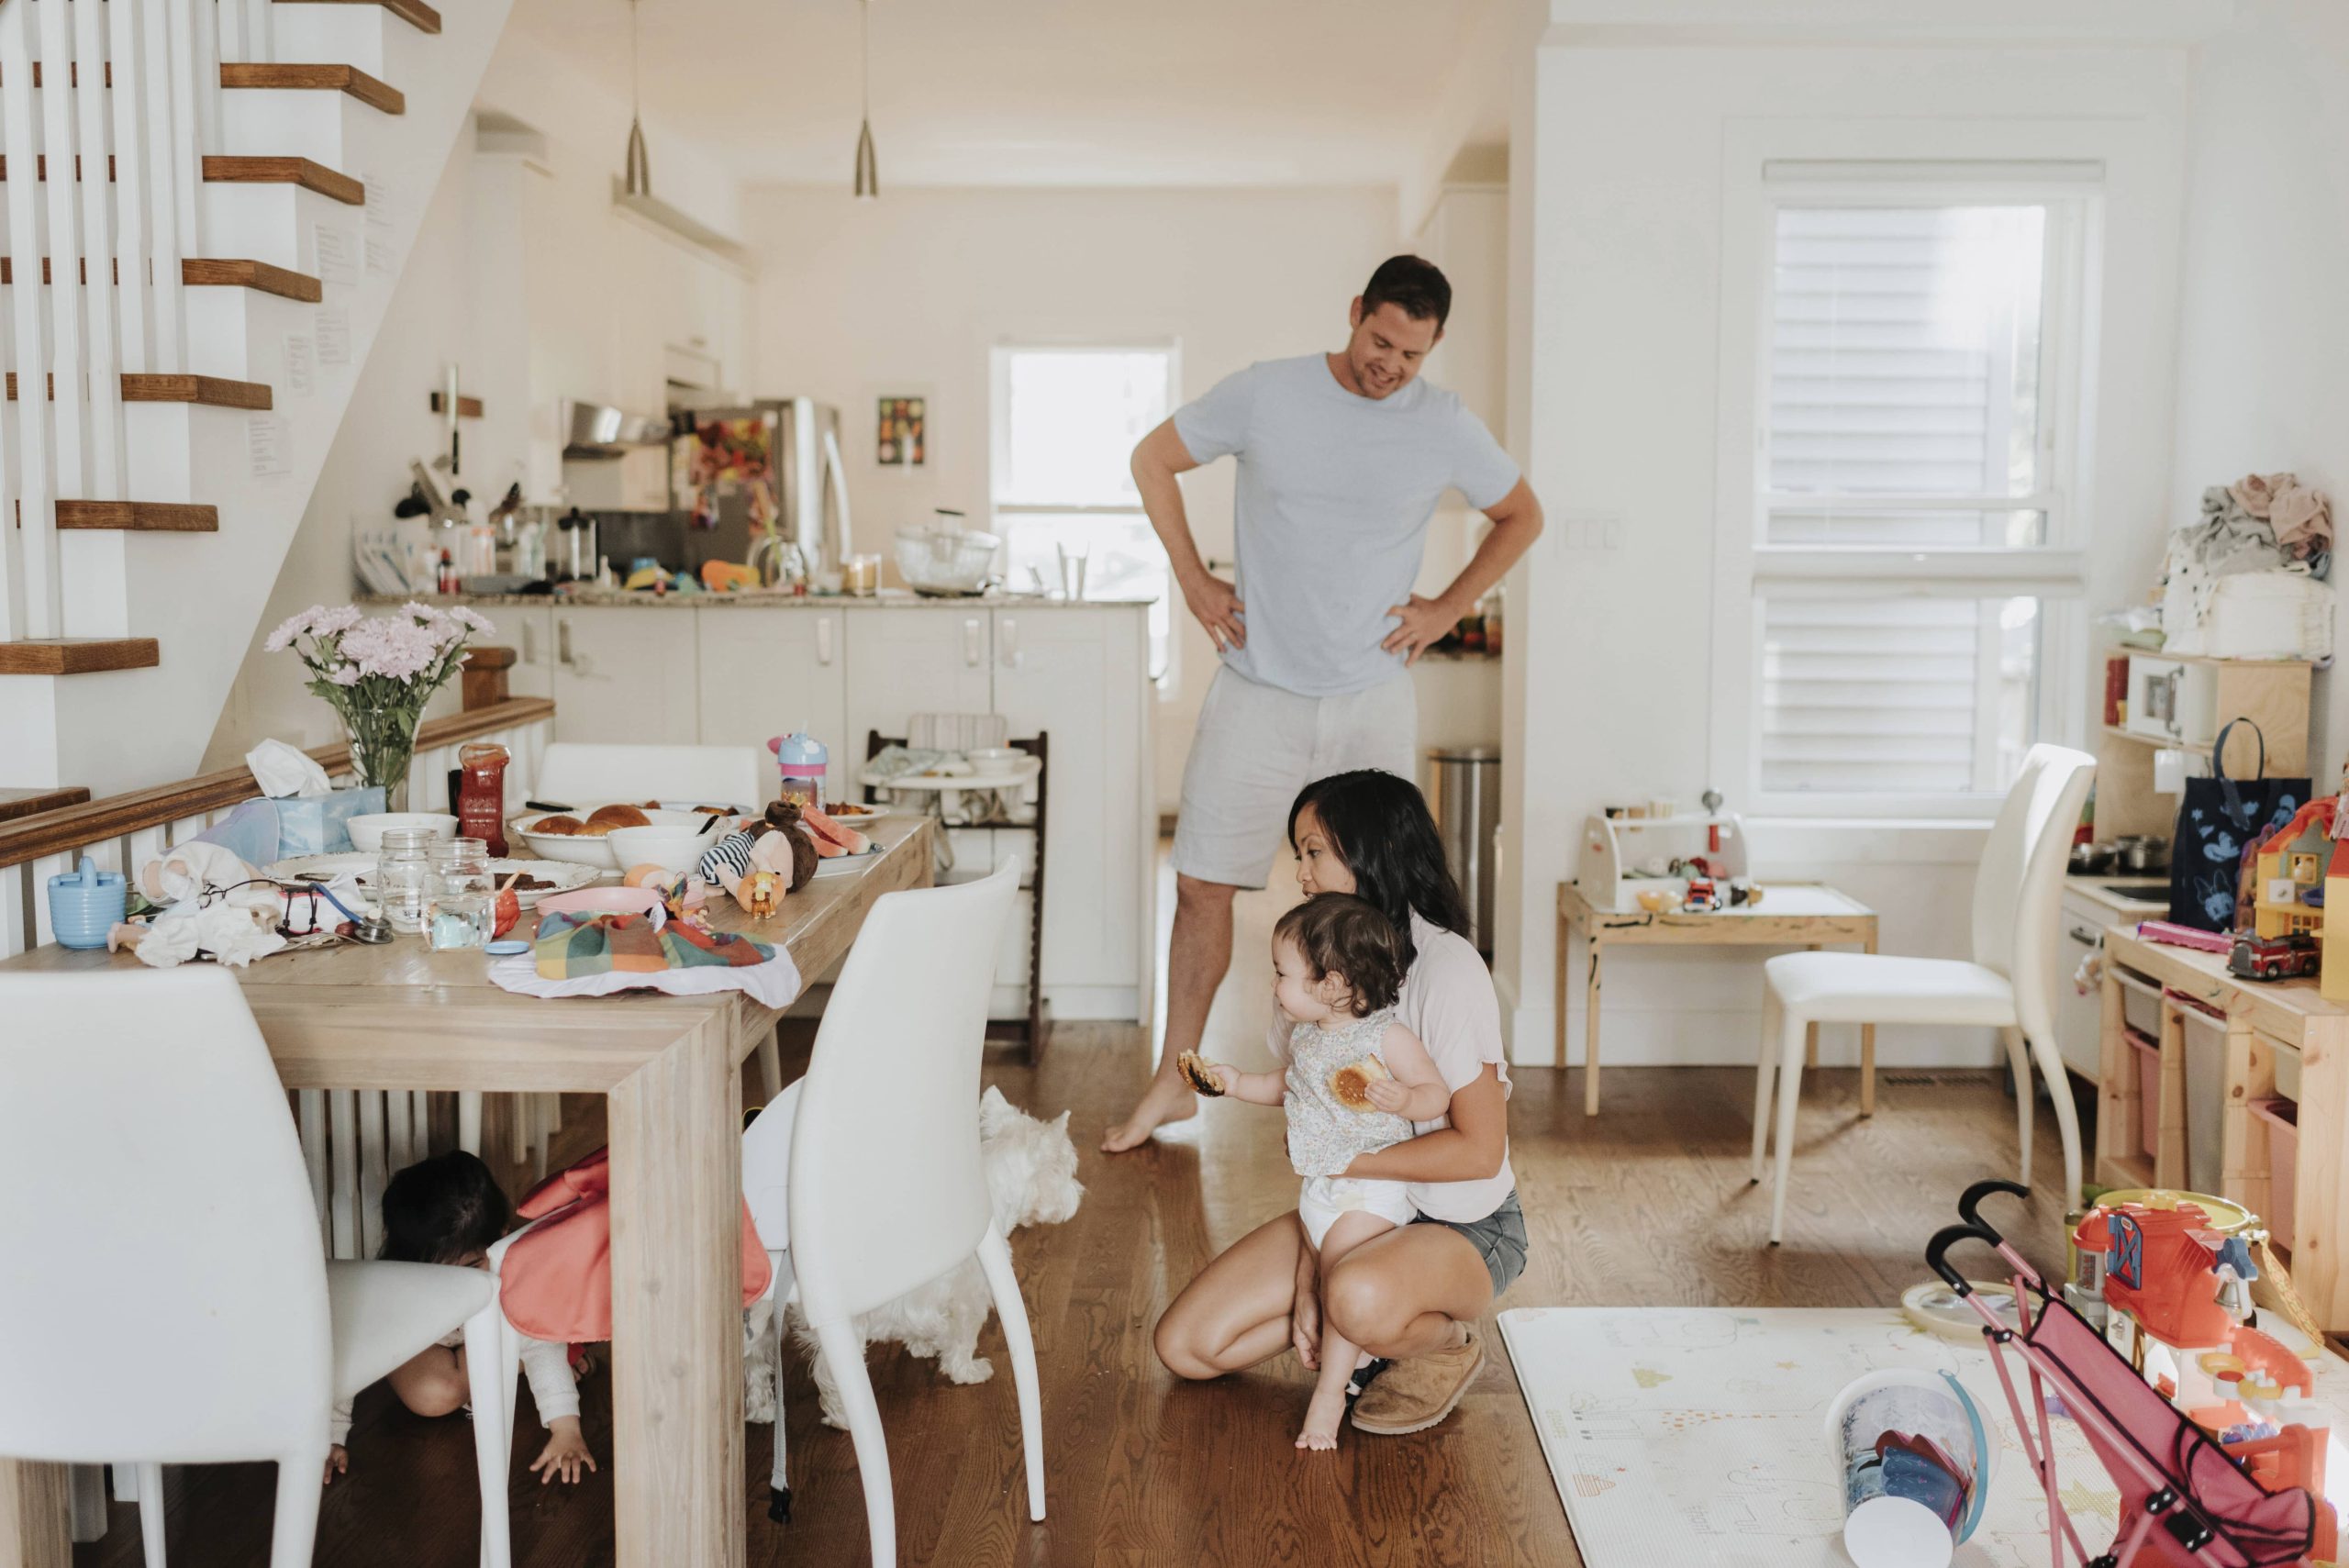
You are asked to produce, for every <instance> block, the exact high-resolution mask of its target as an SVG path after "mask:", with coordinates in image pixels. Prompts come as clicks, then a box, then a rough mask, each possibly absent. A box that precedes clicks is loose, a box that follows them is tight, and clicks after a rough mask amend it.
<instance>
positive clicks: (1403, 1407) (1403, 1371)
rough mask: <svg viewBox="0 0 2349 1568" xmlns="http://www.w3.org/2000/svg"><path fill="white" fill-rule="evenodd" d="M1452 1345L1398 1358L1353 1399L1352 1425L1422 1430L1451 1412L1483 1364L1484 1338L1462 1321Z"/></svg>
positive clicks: (1397, 1432)
mask: <svg viewBox="0 0 2349 1568" xmlns="http://www.w3.org/2000/svg"><path fill="white" fill-rule="evenodd" d="M1463 1333H1464V1336H1465V1337H1464V1339H1463V1340H1462V1342H1461V1343H1460V1344H1459V1345H1458V1346H1456V1347H1454V1348H1453V1349H1452V1350H1448V1351H1436V1352H1435V1353H1434V1354H1433V1355H1425V1356H1413V1357H1412V1358H1411V1359H1410V1360H1408V1361H1398V1362H1396V1363H1395V1364H1394V1365H1393V1366H1390V1367H1388V1368H1387V1369H1386V1372H1385V1373H1383V1374H1381V1376H1380V1377H1379V1379H1378V1381H1377V1382H1375V1383H1374V1384H1372V1385H1370V1386H1369V1387H1368V1388H1365V1389H1364V1390H1363V1393H1362V1397H1361V1398H1359V1399H1357V1400H1355V1401H1354V1417H1353V1420H1354V1428H1355V1429H1356V1430H1358V1431H1364V1432H1370V1433H1372V1434H1374V1435H1375V1436H1378V1437H1386V1438H1392V1437H1400V1436H1402V1435H1403V1434H1404V1433H1406V1432H1417V1431H1424V1430H1425V1429H1428V1428H1430V1427H1432V1426H1434V1425H1435V1424H1436V1423H1437V1422H1438V1421H1441V1420H1442V1419H1443V1418H1445V1417H1446V1416H1449V1415H1451V1414H1452V1412H1453V1408H1454V1407H1457V1406H1458V1405H1459V1403H1460V1401H1461V1400H1462V1398H1464V1396H1466V1395H1467V1393H1468V1389H1469V1387H1470V1385H1473V1384H1474V1383H1475V1381H1476V1373H1477V1372H1478V1371H1479V1370H1480V1369H1482V1367H1483V1366H1484V1364H1485V1341H1484V1340H1483V1338H1482V1337H1481V1336H1480V1335H1478V1334H1477V1332H1476V1330H1475V1329H1472V1328H1468V1327H1466V1326H1465V1325H1463Z"/></svg>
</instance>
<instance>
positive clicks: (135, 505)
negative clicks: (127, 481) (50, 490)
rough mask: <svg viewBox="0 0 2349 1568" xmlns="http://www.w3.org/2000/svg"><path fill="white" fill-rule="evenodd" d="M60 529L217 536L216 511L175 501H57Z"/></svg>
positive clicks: (217, 514) (212, 508) (218, 522)
mask: <svg viewBox="0 0 2349 1568" xmlns="http://www.w3.org/2000/svg"><path fill="white" fill-rule="evenodd" d="M57 526H58V527H59V528H88V529H109V530H114V531H117V532H122V533H141V534H217V533H218V532H219V531H220V508H219V507H217V506H192V505H189V504H187V503H185V502H179V501H60V502H59V503H58V504H57Z"/></svg>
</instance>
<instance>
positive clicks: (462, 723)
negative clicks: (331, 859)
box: [0, 697, 554, 867]
mask: <svg viewBox="0 0 2349 1568" xmlns="http://www.w3.org/2000/svg"><path fill="white" fill-rule="evenodd" d="M552 717H554V704H553V703H552V702H551V701H550V700H549V699H547V698H545V697H516V698H514V699H513V700H511V701H509V702H502V703H499V704H498V705H497V706H495V707H477V708H473V709H470V710H468V711H466V712H463V713H454V714H451V715H450V716H449V717H446V718H435V719H429V720H427V721H426V722H425V723H424V724H423V725H422V726H421V727H420V728H418V729H417V733H416V749H417V751H418V752H424V751H431V750H433V749H434V748H435V747H440V746H450V745H454V744H455V743H456V742H458V741H460V740H473V739H474V738H475V737H477V736H482V735H490V734H494V733H495V732H496V731H498V730H501V729H510V728H514V727H515V726H516V725H518V724H529V723H530V722H532V721H533V720H535V719H541V718H552ZM309 754H310V756H311V757H312V758H313V759H315V760H316V761H317V764H318V765H319V766H320V767H322V768H324V769H326V771H327V773H328V776H329V777H331V776H333V775H335V774H338V773H349V772H350V771H351V747H350V746H349V744H348V743H346V742H341V741H338V742H336V743H335V744H333V745H331V746H313V747H311V748H310V752H309ZM256 793H257V791H256V786H255V785H254V784H253V775H252V772H251V770H250V769H248V768H245V767H242V766H239V767H234V768H223V769H221V770H220V771H219V772H218V773H206V774H204V775H203V776H202V777H201V778H193V779H183V780H181V781H180V782H179V783H177V784H156V785H154V786H153V787H151V788H149V789H139V790H132V791H130V792H128V794H125V795H107V796H106V797H105V798H104V799H102V800H93V801H90V802H88V803H87V804H86V805H82V806H66V807H64V808H63V809H61V810H57V811H45V812H43V813H41V814H40V815H39V816H38V817H26V818H25V819H23V820H22V821H19V822H6V823H0V867H6V866H13V865H22V864H24V863H25V862H28V861H37V860H39V859H40V858H41V857H42V856H43V855H53V854H56V853H58V852H59V851H65V850H78V849H81V848H83V846H84V845H88V844H99V843H104V842H105V841H106V840H108V839H115V838H120V837H122V836H123V835H125V834H128V833H136V832H138V831H139V830H140V829H141V828H160V827H161V826H163V825H164V824H166V823H171V822H184V821H185V820H186V819H187V818H189V817H194V816H196V815H198V814H199V813H202V812H206V811H218V810H221V809H223V808H225V807H228V806H235V805H236V804H238V803H239V801H246V800H250V799H252V798H253V797H254V795H255V794H256Z"/></svg>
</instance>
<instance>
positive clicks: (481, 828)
mask: <svg viewBox="0 0 2349 1568" xmlns="http://www.w3.org/2000/svg"><path fill="white" fill-rule="evenodd" d="M511 760H512V754H511V753H510V752H508V751H507V750H506V748H505V747H503V746H500V745H498V744H497V743H496V742H495V741H493V740H475V741H473V742H471V743H469V744H468V745H466V746H464V747H462V749H460V750H459V751H458V752H457V772H458V774H459V781H458V786H457V831H458V832H459V833H461V834H462V835H464V836H465V837H466V838H468V839H479V840H481V841H482V842H483V843H484V845H486V846H488V849H489V853H490V855H491V857H492V858H493V859H500V858H503V857H504V855H505V853H506V764H507V762H509V761H511Z"/></svg>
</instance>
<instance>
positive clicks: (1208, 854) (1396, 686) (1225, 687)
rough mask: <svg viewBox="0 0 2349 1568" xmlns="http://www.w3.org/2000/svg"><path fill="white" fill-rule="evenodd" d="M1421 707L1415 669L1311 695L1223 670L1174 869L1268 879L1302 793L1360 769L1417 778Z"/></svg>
mask: <svg viewBox="0 0 2349 1568" xmlns="http://www.w3.org/2000/svg"><path fill="white" fill-rule="evenodd" d="M1355 768H1383V769H1385V770H1386V772H1388V773H1395V774H1397V775H1398V776H1400V777H1403V778H1407V779H1409V780H1410V781H1411V782H1412V783H1414V784H1417V783H1418V782H1419V698H1418V696H1417V695H1416V693H1415V692H1414V690H1413V688H1412V685H1411V677H1410V674H1409V673H1408V672H1405V673H1401V674H1398V675H1397V677H1396V678H1395V679H1394V680H1391V681H1388V682H1386V684H1383V685H1377V686H1373V687H1372V688H1371V689H1370V690H1368V691H1366V692H1350V693H1348V694H1347V695H1344V696H1335V697H1308V696H1300V695H1297V693H1295V692H1288V691H1283V690H1282V689H1281V688H1279V687H1278V686H1265V685H1259V684H1257V683H1255V682H1253V681H1251V680H1249V679H1248V678H1247V677H1245V676H1243V675H1239V674H1235V673H1232V672H1231V671H1230V670H1229V669H1219V670H1218V671H1217V672H1216V674H1215V683H1214V684H1212V685H1210V686H1208V699H1207V701H1206V702H1205V703H1204V704H1202V705H1201V706H1200V708H1199V722H1198V728H1197V729H1196V730H1194V731H1193V732H1192V735H1191V756H1190V760H1189V761H1188V762H1186V763H1185V764H1184V766H1183V808H1182V814H1181V815H1180V816H1179V817H1176V818H1175V870H1176V871H1177V872H1180V873H1182V874H1183V875H1185V876H1190V877H1197V879H1198V880H1199V881H1201V882H1217V883H1221V884H1224V885H1226V886H1228V887H1262V886H1264V879H1265V877H1266V876H1267V875H1268V874H1269V873H1271V871H1272V869H1273V862H1274V860H1275V857H1277V856H1278V855H1279V853H1280V848H1281V843H1282V841H1283V840H1284V838H1285V837H1286V833H1287V830H1288V808H1289V806H1291V805H1292V804H1294V803H1295V801H1296V799H1297V791H1299V790H1301V789H1303V788H1304V787H1305V786H1306V785H1307V784H1311V783H1312V782H1313V781H1314V780H1316V779H1326V778H1328V777H1329V776H1330V774H1332V773H1348V772H1351V771H1352V770H1353V769H1355Z"/></svg>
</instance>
